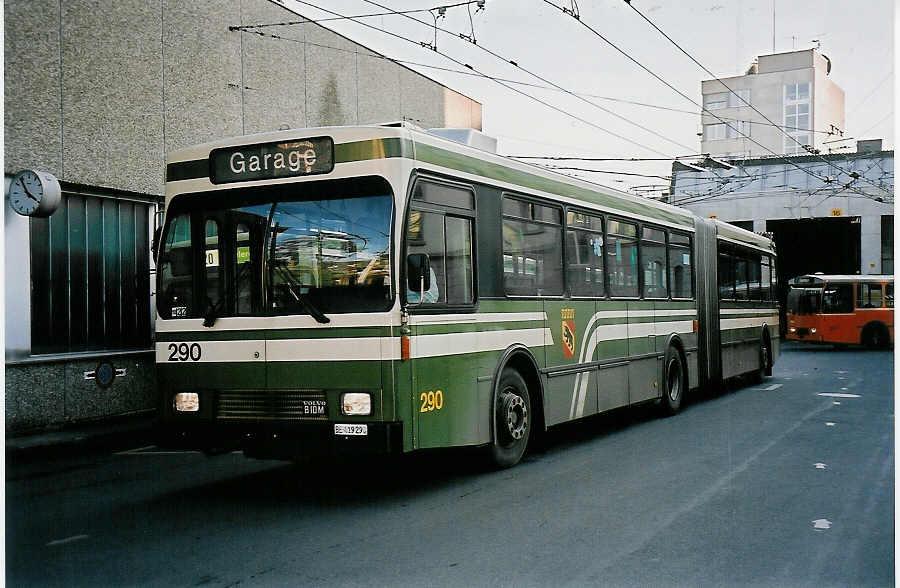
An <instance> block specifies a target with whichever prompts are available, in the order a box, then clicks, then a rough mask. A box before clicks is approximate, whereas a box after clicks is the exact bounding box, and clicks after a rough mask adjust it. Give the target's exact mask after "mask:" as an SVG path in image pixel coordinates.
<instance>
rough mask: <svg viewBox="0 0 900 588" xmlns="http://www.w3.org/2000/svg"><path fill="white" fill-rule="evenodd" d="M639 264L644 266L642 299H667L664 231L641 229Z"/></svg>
mask: <svg viewBox="0 0 900 588" xmlns="http://www.w3.org/2000/svg"><path fill="white" fill-rule="evenodd" d="M641 263H643V264H644V298H668V297H669V287H668V282H667V277H668V276H667V271H666V233H665V231H661V230H658V229H651V228H649V227H644V228H643V231H642V238H641Z"/></svg>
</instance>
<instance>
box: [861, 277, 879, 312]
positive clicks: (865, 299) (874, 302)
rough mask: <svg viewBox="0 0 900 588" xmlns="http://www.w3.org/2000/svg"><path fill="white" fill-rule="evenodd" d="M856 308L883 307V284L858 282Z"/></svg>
mask: <svg viewBox="0 0 900 588" xmlns="http://www.w3.org/2000/svg"><path fill="white" fill-rule="evenodd" d="M856 308H881V284H867V283H863V282H860V283H858V284H857V285H856Z"/></svg>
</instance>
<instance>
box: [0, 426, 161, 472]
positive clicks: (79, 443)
mask: <svg viewBox="0 0 900 588" xmlns="http://www.w3.org/2000/svg"><path fill="white" fill-rule="evenodd" d="M155 433H156V415H149V416H148V415H142V416H140V417H131V418H128V419H126V420H116V421H111V422H105V423H97V424H93V425H85V426H80V427H73V428H71V429H63V430H60V431H53V432H43V433H38V434H34V435H25V436H22V437H12V438H10V437H7V439H6V461H7V463H8V464H9V463H23V462H28V461H34V460H38V459H53V458H59V457H73V456H78V455H88V454H96V453H102V452H107V451H111V450H125V449H134V448H135V447H142V446H146V445H152V444H153V443H154V442H155Z"/></svg>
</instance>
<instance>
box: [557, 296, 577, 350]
mask: <svg viewBox="0 0 900 588" xmlns="http://www.w3.org/2000/svg"><path fill="white" fill-rule="evenodd" d="M560 314H561V315H562V350H563V355H565V356H566V359H572V357H573V356H574V355H575V309H574V308H563V309H562V310H561V311H560Z"/></svg>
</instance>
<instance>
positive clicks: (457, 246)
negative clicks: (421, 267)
mask: <svg viewBox="0 0 900 588" xmlns="http://www.w3.org/2000/svg"><path fill="white" fill-rule="evenodd" d="M445 223H446V227H445V233H446V235H447V253H446V256H445V258H446V260H447V302H448V303H449V304H470V303H471V302H472V301H473V299H474V295H473V292H474V288H473V284H472V221H470V220H469V219H466V218H458V217H453V216H448V217H445Z"/></svg>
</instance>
